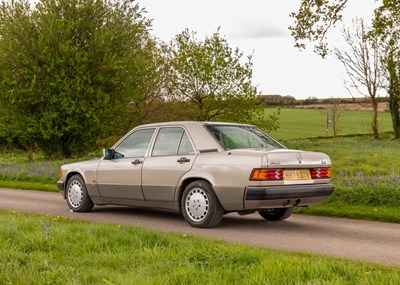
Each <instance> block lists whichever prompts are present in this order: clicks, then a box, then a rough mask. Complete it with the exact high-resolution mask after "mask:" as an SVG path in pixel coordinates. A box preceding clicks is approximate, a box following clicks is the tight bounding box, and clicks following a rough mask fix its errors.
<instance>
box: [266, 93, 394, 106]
mask: <svg viewBox="0 0 400 285" xmlns="http://www.w3.org/2000/svg"><path fill="white" fill-rule="evenodd" d="M259 100H260V102H262V103H264V104H265V105H266V106H281V107H283V106H301V105H314V104H351V103H370V99H369V98H325V99H318V98H316V97H308V98H307V99H301V100H298V99H296V98H295V97H293V96H282V95H259ZM377 100H378V103H379V102H389V98H387V97H381V98H377Z"/></svg>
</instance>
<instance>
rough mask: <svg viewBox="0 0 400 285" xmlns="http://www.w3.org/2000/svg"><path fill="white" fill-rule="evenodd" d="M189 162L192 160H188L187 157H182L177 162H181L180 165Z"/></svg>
mask: <svg viewBox="0 0 400 285" xmlns="http://www.w3.org/2000/svg"><path fill="white" fill-rule="evenodd" d="M189 161H190V159H189V158H186V157H181V158H180V159H178V160H177V162H179V163H184V162H189Z"/></svg>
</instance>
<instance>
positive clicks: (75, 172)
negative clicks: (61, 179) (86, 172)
mask: <svg viewBox="0 0 400 285" xmlns="http://www.w3.org/2000/svg"><path fill="white" fill-rule="evenodd" d="M74 175H79V176H80V177H82V179H83V181H84V182H85V183H86V180H85V177H84V176H83V175H82V174H81V173H80V172H78V171H71V172H68V174H67V176H66V177H65V186H64V187H65V189H64V199H67V185H68V181H69V180H70V179H71V177H72V176H74Z"/></svg>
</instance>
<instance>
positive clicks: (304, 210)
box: [295, 203, 400, 223]
mask: <svg viewBox="0 0 400 285" xmlns="http://www.w3.org/2000/svg"><path fill="white" fill-rule="evenodd" d="M295 213H296V214H304V215H317V216H327V217H337V218H348V219H358V220H369V221H378V222H391V223H400V210H399V209H398V208H389V207H372V206H365V205H345V204H340V203H325V204H322V205H312V206H309V207H299V208H296V211H295Z"/></svg>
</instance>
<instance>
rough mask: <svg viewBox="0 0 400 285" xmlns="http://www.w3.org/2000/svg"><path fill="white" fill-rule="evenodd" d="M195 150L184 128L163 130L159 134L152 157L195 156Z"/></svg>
mask: <svg viewBox="0 0 400 285" xmlns="http://www.w3.org/2000/svg"><path fill="white" fill-rule="evenodd" d="M194 153H195V152H194V149H193V147H192V144H191V143H190V140H189V138H188V136H187V134H186V132H185V130H184V129H183V128H162V129H160V131H159V132H158V135H157V138H156V141H155V143H154V148H153V152H152V154H151V155H152V156H168V155H170V156H172V155H185V154H194Z"/></svg>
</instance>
